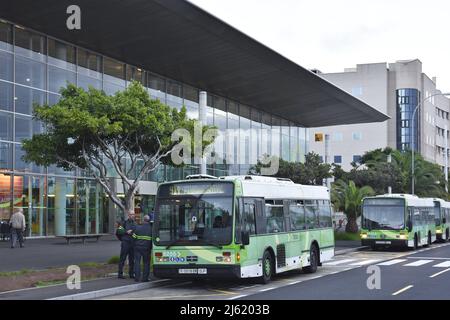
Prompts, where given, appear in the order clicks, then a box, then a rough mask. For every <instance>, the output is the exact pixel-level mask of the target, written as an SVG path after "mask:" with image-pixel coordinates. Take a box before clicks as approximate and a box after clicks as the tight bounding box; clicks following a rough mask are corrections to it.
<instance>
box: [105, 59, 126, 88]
mask: <svg viewBox="0 0 450 320" xmlns="http://www.w3.org/2000/svg"><path fill="white" fill-rule="evenodd" d="M103 63H104V65H103V72H104V73H105V75H104V80H105V81H108V82H111V83H113V84H116V85H119V86H122V87H125V64H123V63H120V62H118V61H115V60H112V59H109V58H104V59H103Z"/></svg>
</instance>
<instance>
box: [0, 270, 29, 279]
mask: <svg viewBox="0 0 450 320" xmlns="http://www.w3.org/2000/svg"><path fill="white" fill-rule="evenodd" d="M31 272H33V270H30V269H22V270H19V271H9V272H0V277H14V276H21V275H24V274H28V273H31Z"/></svg>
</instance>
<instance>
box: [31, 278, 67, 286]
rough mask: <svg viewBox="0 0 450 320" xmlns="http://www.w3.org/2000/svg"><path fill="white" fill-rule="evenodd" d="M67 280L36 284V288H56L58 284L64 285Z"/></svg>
mask: <svg viewBox="0 0 450 320" xmlns="http://www.w3.org/2000/svg"><path fill="white" fill-rule="evenodd" d="M64 283H66V280H53V281H38V282H36V283H35V284H34V286H35V287H38V288H42V287H48V286H54V285H58V284H64Z"/></svg>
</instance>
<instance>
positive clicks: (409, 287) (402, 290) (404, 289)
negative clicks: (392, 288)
mask: <svg viewBox="0 0 450 320" xmlns="http://www.w3.org/2000/svg"><path fill="white" fill-rule="evenodd" d="M412 287H414V286H413V285H410V286H407V287H405V288H403V289H401V290H398V291H397V292H394V293H393V294H392V295H393V296H397V295H399V294H400V293H402V292H405V291H406V290H409V289H411V288H412Z"/></svg>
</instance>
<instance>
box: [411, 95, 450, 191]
mask: <svg viewBox="0 0 450 320" xmlns="http://www.w3.org/2000/svg"><path fill="white" fill-rule="evenodd" d="M435 96H450V93H435V94H432V95H430V96H428V97H426V98H425V99H423V100H422V101H421V102H419V104H418V105H417V106H416V107H415V108H414V112H413V115H412V118H411V126H412V132H411V134H412V139H411V172H412V176H411V194H414V137H415V134H414V117H415V116H416V112H417V110H418V109H419V108H420V105H422V104H423V103H425V101H427V100H428V99H430V98H432V97H435ZM444 136H445V139H447V132H446V133H445V135H444ZM417 140H419V135H418V134H417ZM445 153H446V154H447V150H445ZM445 170H447V168H445Z"/></svg>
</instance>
